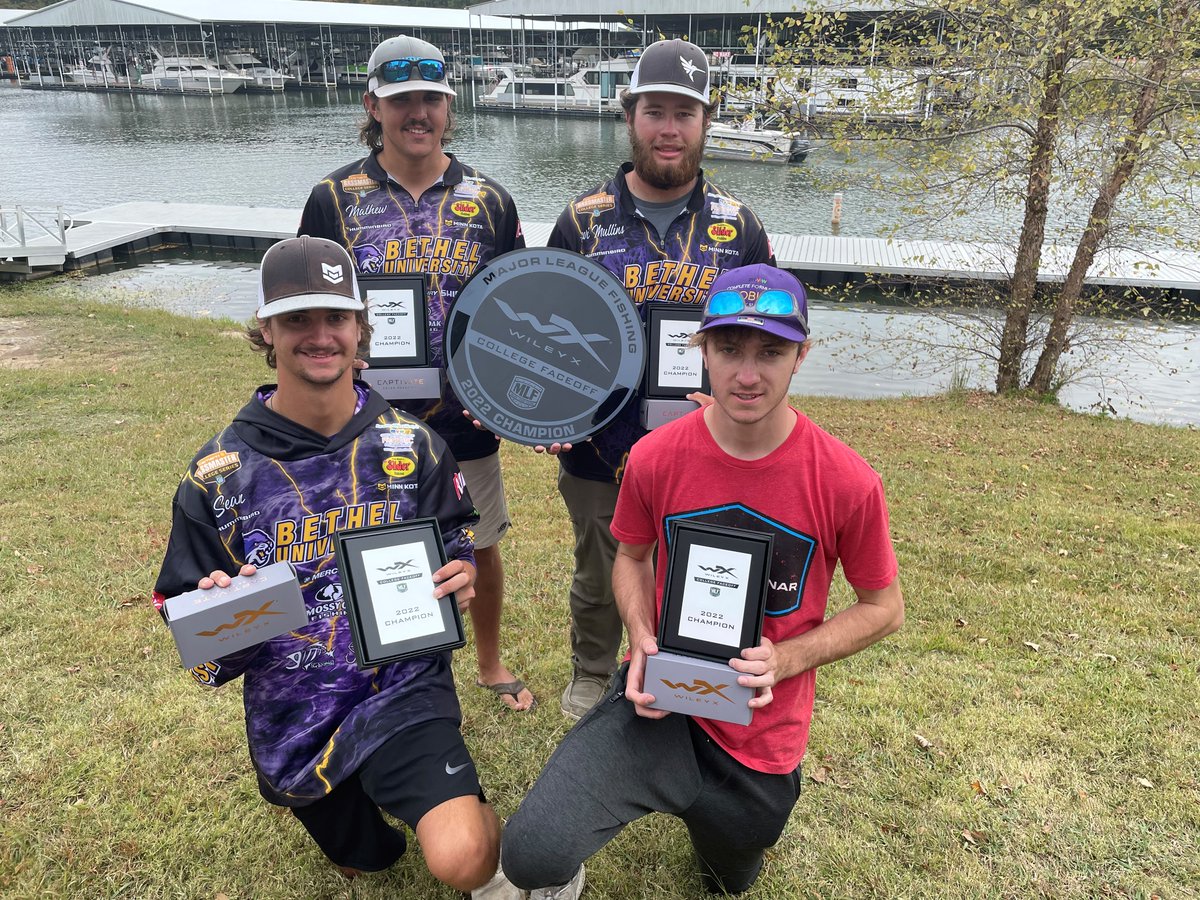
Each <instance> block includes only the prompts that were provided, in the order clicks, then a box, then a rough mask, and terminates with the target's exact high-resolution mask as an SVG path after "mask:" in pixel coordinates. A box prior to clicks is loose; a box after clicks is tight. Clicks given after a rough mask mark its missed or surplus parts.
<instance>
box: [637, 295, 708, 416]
mask: <svg viewBox="0 0 1200 900" xmlns="http://www.w3.org/2000/svg"><path fill="white" fill-rule="evenodd" d="M643 312H644V314H645V317H646V348H647V351H646V352H647V358H646V375H645V378H644V380H643V383H642V390H641V393H642V402H641V422H642V427H643V428H645V429H646V430H647V431H653V430H654V429H655V428H658V427H660V426H662V425H666V424H667V423H668V422H674V421H675V420H676V419H678V418H680V417H681V416H685V415H687V414H688V413H690V412H691V411H692V410H695V409H698V408H699V406H700V404H698V403H696V402H695V401H694V400H688V399H687V395H688V394H690V393H692V392H693V391H703V392H705V393H707V392H708V372H706V371H705V369H704V359H703V356H702V355H701V353H700V348H699V347H692V346H691V345H690V341H691V338H692V335H693V334H695V333H696V329H697V328H699V327H700V323H701V322H702V321H703V319H704V309H703V307H701V306H694V305H691V304H681V303H663V302H661V301H655V302H652V303H647V304H645V309H644V310H643Z"/></svg>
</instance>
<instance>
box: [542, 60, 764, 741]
mask: <svg viewBox="0 0 1200 900" xmlns="http://www.w3.org/2000/svg"><path fill="white" fill-rule="evenodd" d="M621 105H622V107H623V108H624V110H625V123H626V125H627V127H628V131H629V144H630V148H631V150H632V155H633V161H632V162H627V163H625V164H624V165H622V166H621V168H620V169H619V170H618V171H617V174H616V176H615V177H614V178H612V179H610V180H608V181H606V182H604V183H603V184H600V185H597V186H596V187H594V188H591V189H590V190H587V191H584V192H583V193H582V194H580V195H579V196H578V197H577V198H576V199H575V200H574V201H573V202H572V203H571V204H570V205H569V206H568V207H567V208H566V210H564V211H563V213H562V215H560V216H559V217H558V222H557V223H556V224H555V226H554V230H553V232H551V234H550V241H549V244H550V246H551V247H561V248H564V249H567V250H574V251H575V252H577V253H582V254H583V255H584V256H588V257H591V258H592V259H594V260H596V261H597V262H599V263H600V264H601V265H603V266H604V267H605V268H606V269H608V270H609V271H610V272H612V273H613V274H614V275H616V276H617V277H618V278H619V279H620V280H621V281H622V283H623V284H624V285H625V287H626V289H628V291H629V293H630V295H631V296H632V297H633V299H634V301H635V302H636V303H637V304H638V306H639V309H640V308H641V304H642V303H643V302H644V301H646V300H665V301H670V302H675V303H702V302H703V301H704V298H705V297H706V296H707V295H708V291H709V289H710V287H711V286H712V283H713V279H714V278H716V276H717V274H718V273H720V272H722V271H724V270H726V269H731V268H734V267H736V266H744V265H749V264H751V263H771V264H772V265H773V264H774V262H775V259H774V255H773V254H772V252H771V247H770V244H769V243H768V241H767V235H766V232H765V231H764V230H763V226H762V223H761V222H760V221H759V220H758V217H757V216H756V215H755V214H754V213H753V212H751V211H750V209H749V208H747V207H746V206H744V205H743V204H742V203H740V202H739V201H738V200H736V199H735V198H734V197H733V196H731V195H730V194H729V193H727V192H726V191H724V190H722V189H721V188H719V187H717V186H716V185H715V184H713V183H712V182H711V181H709V180H708V179H707V178H706V177H705V175H704V172H703V171H702V170H701V169H700V157H701V155H702V154H703V152H704V136H705V133H706V132H707V130H708V124H709V121H710V119H711V117H712V113H713V110H714V108H715V105H714V104H711V103H709V80H708V59H707V58H706V57H705V55H704V52H703V51H702V50H701V49H700V48H699V47H697V46H696V45H695V44H692V43H689V42H687V41H681V40H670V41H658V42H657V43H654V44H651V45H650V46H649V47H647V48H646V50H645V52H644V53H643V54H642V56H641V59H640V60H638V64H637V67H636V68H635V69H634V71H633V76H632V78H631V80H630V84H629V89H628V91H626V92H624V93H623V94H622V95H621ZM643 315H644V313H643ZM645 433H646V432H645V429H643V428H642V427H641V424H640V421H639V404H638V403H637V402H631V403H629V404H628V405H627V406H626V407H625V409H624V410H623V411H622V412H621V414H620V415H619V416H618V417H617V418H616V419H615V420H614V421H613V422H612V424H611V425H609V427H608V428H607V429H605V430H604V431H602V432H601V433H600V434H597V435H596V436H595V437H593V438H592V440H591V441H589V442H587V443H584V444H579V445H577V446H575V447H574V448H573V449H571V450H570V451H569V452H563V453H561V455H560V456H559V463H560V469H559V476H558V489H559V492H560V493H561V494H562V498H563V502H564V503H566V506H567V511H568V512H569V513H570V516H571V525H572V527H573V529H574V532H575V575H574V578H573V581H572V584H571V653H572V658H573V663H574V675H573V677H572V679H571V682H570V684H568V685H567V688H566V690H565V691H564V692H563V695H562V710H563V712H564V713H566V714H567V715H568V716H570V717H572V718H575V719H578V718H579V717H580V716H581V715H583V714H584V713H585V712H587V711H588V710H589V709H590V708H591V707H592V705H593V704H595V703H596V701H597V700H599V699H600V697H601V695H602V694H603V693H604V690H605V687H606V685H607V683H608V680H609V676H610V675H611V674H612V672H613V670H614V669H615V668H616V665H617V651H618V650H619V649H620V642H621V619H620V616H619V615H618V613H617V608H616V605H615V603H614V600H613V592H612V581H611V573H612V567H613V558H614V555H615V553H616V546H617V544H616V541H615V540H614V539H613V537H612V535H611V534H610V532H609V524H610V523H611V522H612V516H613V510H614V509H615V507H616V503H617V488H618V487H619V485H620V484H621V476H622V474H623V472H624V470H625V460H626V457H627V456H628V454H629V448H630V447H632V446H633V444H634V442H635V441H636V440H637V439H638V438H640V437H641V436H642V435H643V434H645ZM551 449H552V451H553V450H556V449H557V448H551ZM563 449H564V450H565V449H566V448H563Z"/></svg>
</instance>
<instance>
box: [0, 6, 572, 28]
mask: <svg viewBox="0 0 1200 900" xmlns="http://www.w3.org/2000/svg"><path fill="white" fill-rule="evenodd" d="M582 5H583V6H586V5H587V4H582ZM10 12H12V13H13V15H12V16H10V17H9V19H8V21H7V22H6V23H5V24H7V25H9V26H13V27H21V28H51V27H57V28H69V27H71V26H81V27H82V26H92V25H128V26H137V27H141V26H150V27H153V26H156V25H168V26H169V25H199V24H200V23H201V22H209V23H220V24H231V25H236V24H248V25H249V24H255V25H257V24H262V23H270V24H277V25H283V24H288V25H316V24H320V25H340V26H350V27H355V26H358V27H362V28H370V27H374V28H380V29H396V30H397V31H411V30H413V29H417V28H424V29H446V30H458V29H461V30H464V31H465V30H467V29H468V28H472V27H474V28H476V29H481V28H482V29H495V30H499V31H507V30H509V28H511V27H512V26H513V24H514V23H512V22H510V20H509V19H507V18H500V17H498V16H492V15H483V16H481V15H480V14H479V13H471V12H469V11H468V10H465V9H440V8H434V7H428V6H372V5H368V4H365V3H328V2H324V0H62V2H60V3H55V4H53V5H52V6H47V7H44V8H42V9H38V10H33V11H32V12H30V11H28V10H11V11H10ZM561 18H563V17H562V16H560V19H561ZM582 18H583V19H591V20H593V21H592V27H595V22H594V20H595V18H596V17H595V14H594V13H593V14H585V15H584V16H583V17H582ZM0 21H3V18H2V13H0ZM522 27H523V28H524V29H526V30H537V31H542V30H551V29H554V28H556V27H557V28H560V29H562V28H566V27H567V26H566V24H564V23H562V22H559V23H557V25H556V24H555V23H550V22H541V23H530V22H526V23H524V24H523V26H522Z"/></svg>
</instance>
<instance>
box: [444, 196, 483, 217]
mask: <svg viewBox="0 0 1200 900" xmlns="http://www.w3.org/2000/svg"><path fill="white" fill-rule="evenodd" d="M450 211H451V212H452V213H454V214H455V215H456V216H458V217H459V218H460V219H473V218H475V217H476V216H477V215H479V204H478V203H476V202H475V201H474V200H455V201H454V202H453V203H451V204H450Z"/></svg>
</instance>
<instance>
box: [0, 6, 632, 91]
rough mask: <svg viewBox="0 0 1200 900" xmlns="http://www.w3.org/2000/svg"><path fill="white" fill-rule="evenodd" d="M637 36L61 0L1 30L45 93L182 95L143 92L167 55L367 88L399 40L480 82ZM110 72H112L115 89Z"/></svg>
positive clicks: (390, 12)
mask: <svg viewBox="0 0 1200 900" xmlns="http://www.w3.org/2000/svg"><path fill="white" fill-rule="evenodd" d="M627 30H628V29H627V27H626V26H623V25H619V24H617V23H607V24H601V23H597V22H595V21H590V22H589V21H582V22H574V21H568V20H561V19H560V20H559V21H521V20H515V19H509V18H500V17H496V16H489V15H478V14H474V13H471V12H469V11H467V10H461V9H440V8H433V7H415V6H374V5H367V4H357V3H331V2H318V0H307V2H300V0H136V2H135V0H62V2H60V3H56V4H54V5H52V6H48V7H45V8H44V9H40V10H36V11H33V12H29V11H25V10H16V11H12V13H11V14H10V15H9V16H8V20H7V21H6V22H5V23H4V25H3V26H0V59H5V58H6V59H7V60H8V61H9V65H10V66H11V68H12V70H13V75H14V77H17V78H18V79H19V80H21V81H22V82H23V83H27V82H32V83H33V84H34V85H37V86H42V87H86V88H88V89H105V88H109V89H113V88H115V89H124V90H138V89H146V88H149V89H155V88H157V89H159V90H180V88H179V87H178V86H175V87H173V88H172V87H167V88H158V87H157V85H154V84H149V85H142V83H141V82H142V80H143V78H142V76H143V74H145V75H147V76H148V75H150V74H151V73H152V72H153V69H154V66H155V63H156V61H157V60H159V59H160V58H164V57H165V58H168V59H191V60H201V61H204V60H207V62H208V63H209V64H211V65H214V66H220V67H222V68H224V69H225V70H226V71H236V72H237V73H238V74H241V75H243V76H244V77H249V78H250V79H251V80H252V81H257V82H258V87H259V88H260V89H268V90H269V89H274V90H282V89H284V88H285V87H287V86H296V87H317V88H327V87H332V86H335V85H337V84H362V83H364V82H365V80H366V63H367V60H368V58H369V57H370V54H371V50H372V49H373V48H374V47H375V45H376V44H378V43H379V42H380V41H381V40H383V39H384V38H387V37H390V36H392V35H395V34H401V33H404V34H412V35H415V36H417V37H420V38H423V39H424V40H428V41H430V42H431V43H434V44H436V45H437V46H438V47H440V48H441V49H442V50H443V52H445V54H446V57H447V61H448V62H449V63H450V64H451V68H452V71H453V72H454V73H455V74H456V75H458V76H459V77H470V75H471V74H472V70H471V61H472V59H473V58H475V57H480V56H484V57H489V58H492V57H495V56H496V55H498V54H499V55H500V56H501V58H502V59H504V60H508V59H511V53H512V50H513V48H516V50H517V51H518V53H520V54H522V55H526V54H527V55H529V56H531V57H535V56H538V55H539V54H540V55H543V56H545V55H547V54H551V53H561V52H563V51H562V50H560V49H559V48H566V47H577V46H581V45H595V44H597V43H598V42H599V43H603V44H604V45H608V44H610V43H611V40H610V39H609V38H608V37H605V36H603V35H602V32H614V33H620V32H624V31H627ZM635 40H636V38H635ZM104 63H106V64H107V65H108V66H110V67H111V74H110V75H109V76H108V79H107V80H106V79H105V78H104V75H105V73H104V69H103V65H104ZM97 64H99V71H100V72H101V79H100V80H99V82H98V83H97V82H96V81H95V80H90V81H89V82H86V83H80V82H76V81H74V80H73V79H72V78H71V73H72V71H73V70H78V69H79V67H81V66H86V67H88V68H96V67H97ZM255 68H259V69H260V70H265V69H269V70H271V72H270V73H268V72H263V71H259V72H258V73H255V72H254V71H253V70H254V69H255ZM273 73H274V74H273ZM255 74H258V75H259V76H265V77H260V78H257V79H255V78H254V75H255ZM274 75H281V76H284V77H283V78H278V77H274ZM289 79H290V80H289Z"/></svg>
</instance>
